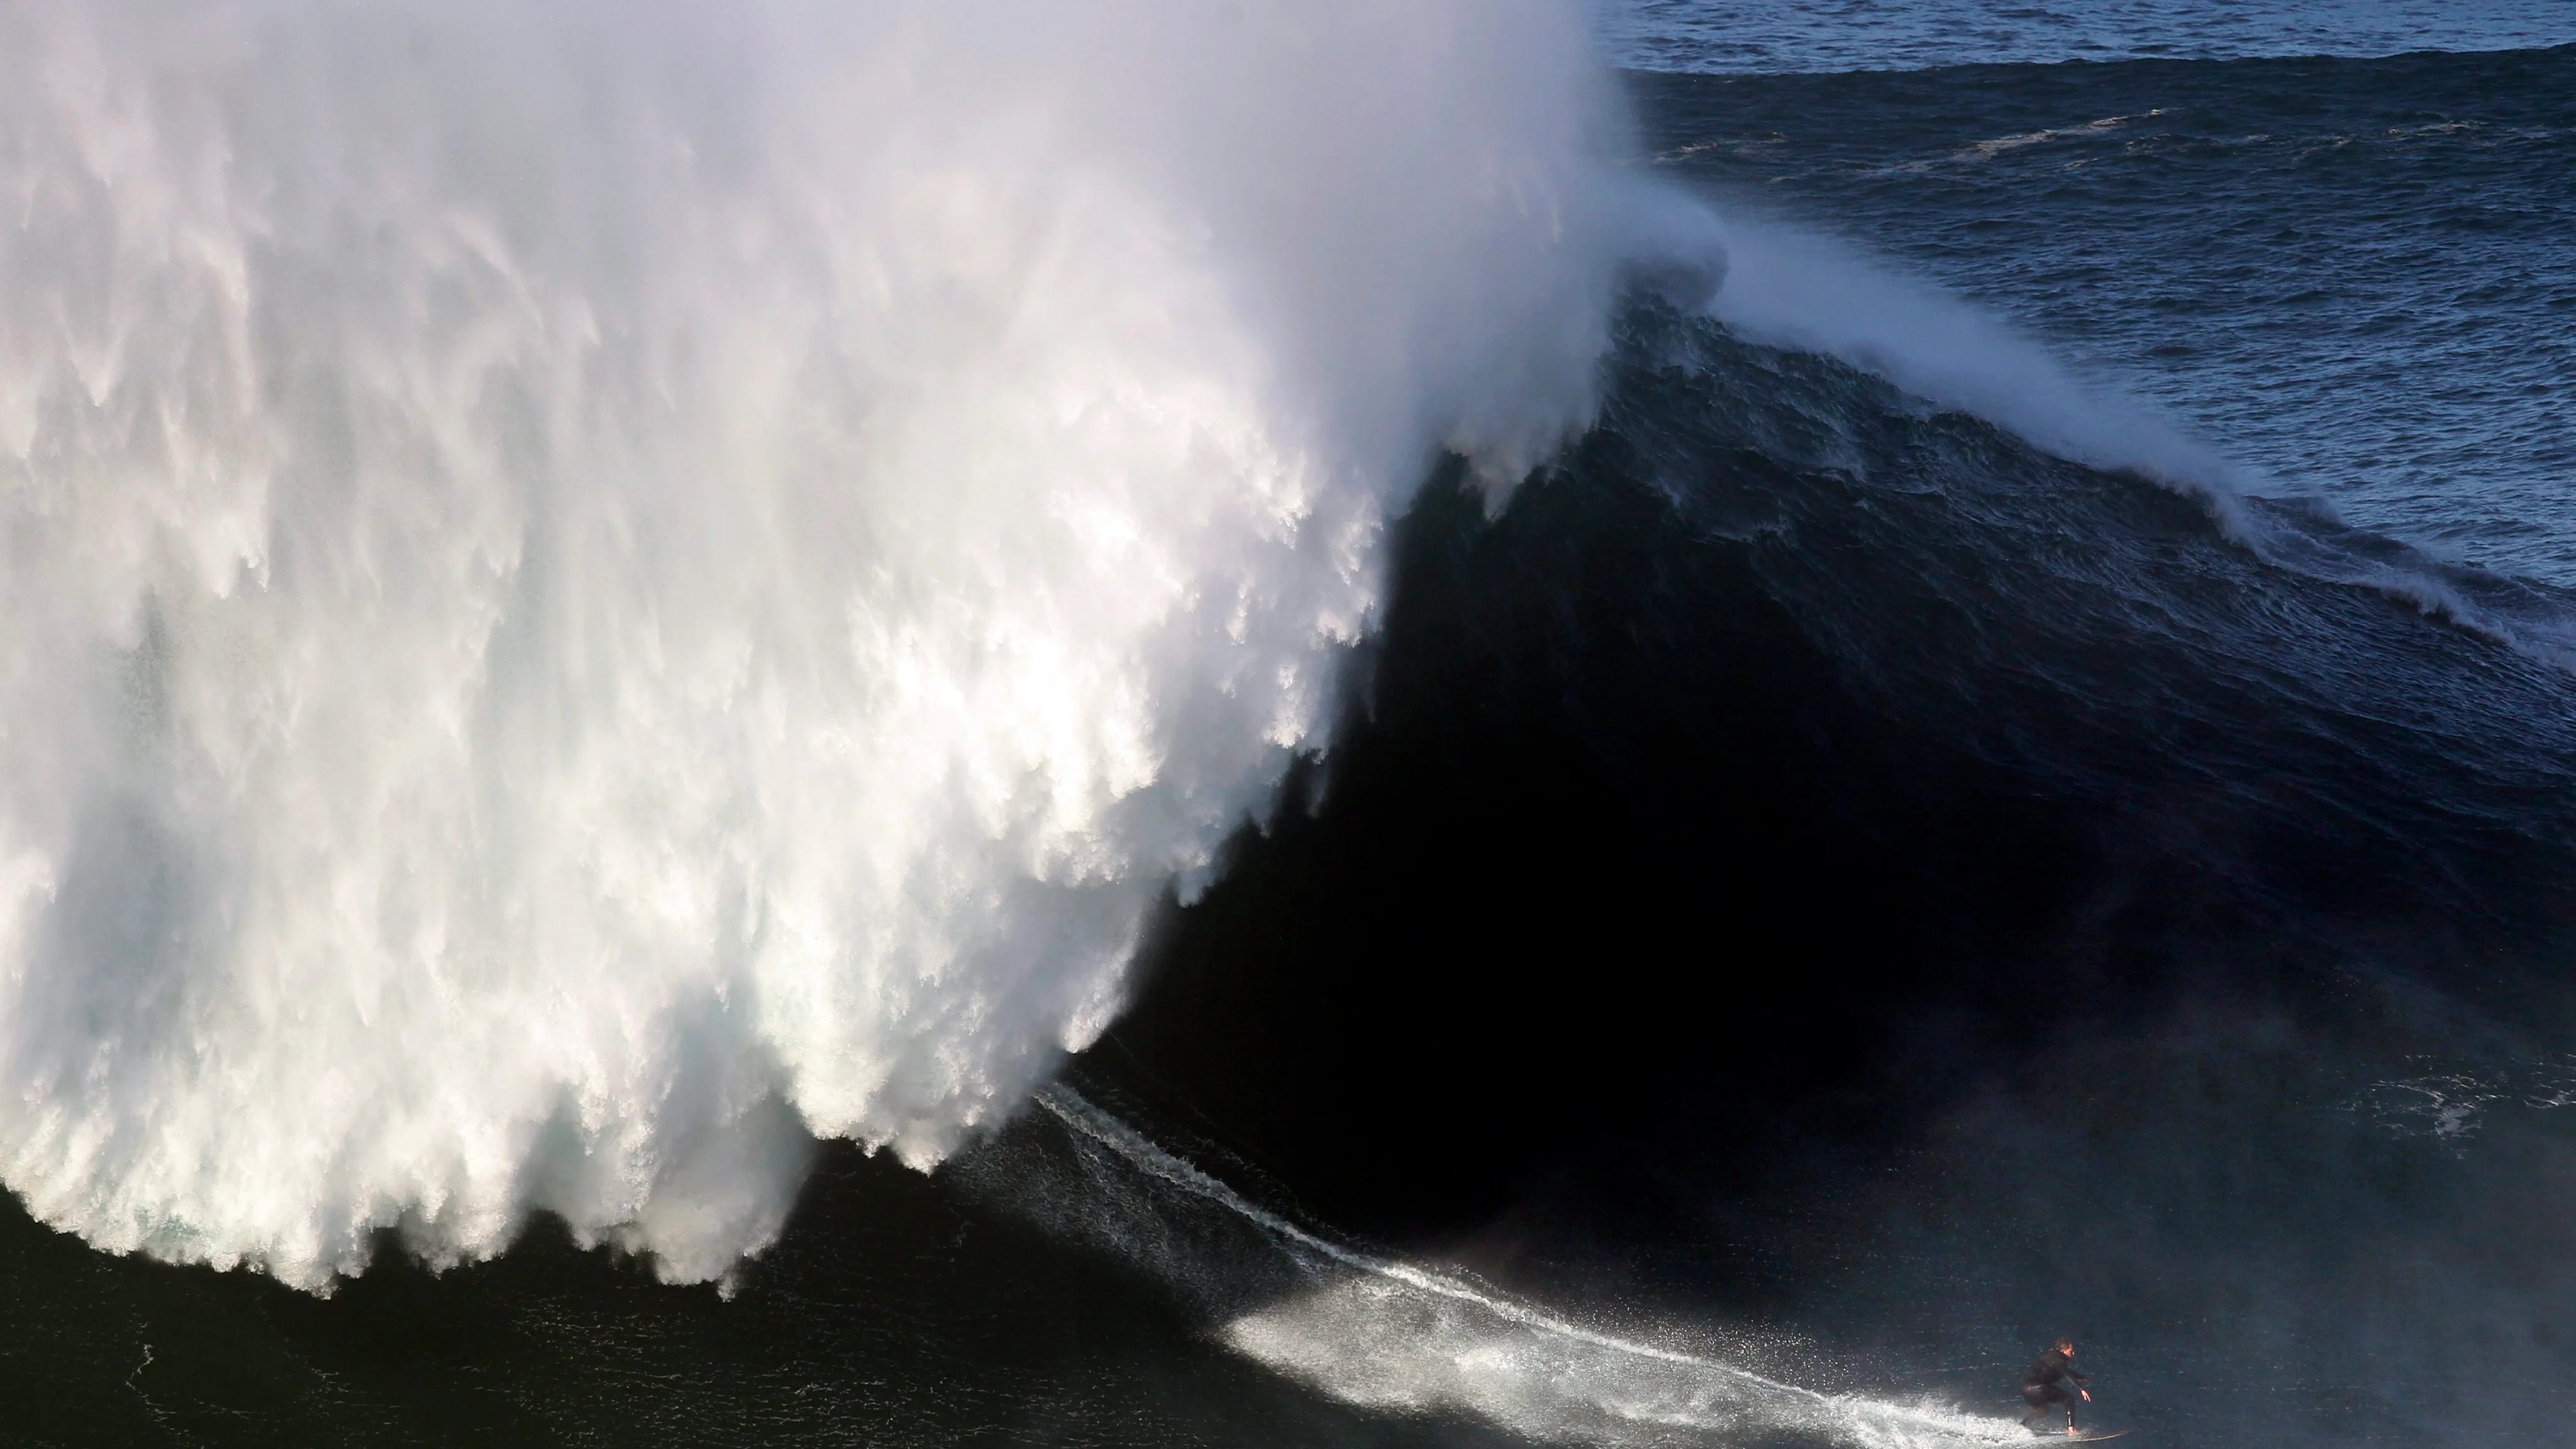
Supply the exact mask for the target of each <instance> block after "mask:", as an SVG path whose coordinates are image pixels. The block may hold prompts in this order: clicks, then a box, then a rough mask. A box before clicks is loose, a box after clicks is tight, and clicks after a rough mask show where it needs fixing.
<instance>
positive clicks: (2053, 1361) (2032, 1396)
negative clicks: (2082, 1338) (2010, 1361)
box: [2021, 1348, 2093, 1429]
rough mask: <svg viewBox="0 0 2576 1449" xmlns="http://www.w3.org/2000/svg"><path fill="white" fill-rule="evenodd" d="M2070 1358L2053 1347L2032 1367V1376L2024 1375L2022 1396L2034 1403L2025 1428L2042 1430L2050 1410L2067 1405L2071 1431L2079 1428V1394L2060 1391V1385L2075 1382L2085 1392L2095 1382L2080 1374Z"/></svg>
mask: <svg viewBox="0 0 2576 1449" xmlns="http://www.w3.org/2000/svg"><path fill="white" fill-rule="evenodd" d="M2069 1357H2070V1356H2069V1355H2068V1354H2067V1353H2066V1352H2065V1351H2064V1350H2062V1349H2054V1348H2052V1349H2050V1350H2049V1351H2048V1352H2046V1353H2043V1354H2041V1355H2040V1356H2039V1362H2037V1363H2035V1364H2032V1365H2031V1366H2030V1372H2029V1373H2026V1374H2023V1375H2022V1376H2021V1396H2022V1397H2023V1398H2024V1399H2026V1400H2028V1401H2029V1403H2030V1412H2029V1413H2027V1414H2025V1415H2023V1416H2022V1423H2023V1424H2024V1425H2025V1426H2027V1427H2031V1428H2036V1427H2038V1425H2039V1421H2040V1420H2041V1419H2042V1418H2044V1417H2046V1416H2047V1414H2048V1411H2049V1410H2050V1409H2053V1408H2055V1407H2056V1406H2058V1405H2059V1404H2064V1405H2065V1406H2066V1425H2067V1427H2068V1428H2070V1429H2071V1428H2073V1427H2075V1395H2073V1394H2070V1393H2068V1392H2067V1391H2066V1390H2064V1389H2062V1388H2059V1387H2058V1385H2059V1383H2061V1382H2067V1381H2071V1382H2073V1383H2074V1385H2075V1387H2077V1388H2078V1389H2081V1388H2083V1387H2084V1386H2085V1385H2086V1384H2089V1383H2091V1382H2093V1381H2092V1380H2091V1379H2089V1378H2087V1377H2085V1376H2084V1375H2082V1374H2079V1373H2077V1372H2076V1371H2075V1365H2074V1364H2073V1363H2071V1362H2069Z"/></svg>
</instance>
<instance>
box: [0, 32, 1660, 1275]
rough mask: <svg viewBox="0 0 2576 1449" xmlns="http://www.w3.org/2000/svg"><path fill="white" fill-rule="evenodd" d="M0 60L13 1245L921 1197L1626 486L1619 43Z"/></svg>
mask: <svg viewBox="0 0 2576 1449" xmlns="http://www.w3.org/2000/svg"><path fill="white" fill-rule="evenodd" d="M1080 11H1081V13H1080V14H1078V15H1076V14H1074V13H1072V12H1070V11H1068V10H1067V9H1066V8H1065V7H1057V6H1051V5H1046V4H1042V3H1034V0H1028V3H1023V0H966V3H948V4H929V3H919V4H901V3H898V4H887V5H879V6H872V7H865V8H856V7H832V6H824V5H811V6H807V5H799V4H794V3H775V4H756V5H751V6H723V7H719V6H712V5H692V4H676V3H662V4H653V5H646V6H640V7H637V6H611V5H605V4H574V5H567V6H546V7H538V6H525V7H522V6H511V5H499V4H472V5H467V6H463V7H458V6H452V5H442V6H429V5H421V4H401V3H397V4H390V5H381V6H369V7H363V8H361V9H358V10H350V9H347V8H345V7H335V6H329V5H324V4H320V3H311V0H234V3H217V4H207V5H185V6H182V5H175V4H163V3H157V0H114V3H105V4H95V5H79V6H75V5H71V4H56V3H50V0H9V3H8V4H7V5H6V7H5V8H0V204H5V206H6V207H7V208H8V210H9V212H10V220H11V222H12V223H13V224H12V225H10V226H6V227H0V278H5V284H0V1084H4V1085H5V1091H0V1177H5V1180H6V1182H7V1184H8V1186H9V1187H10V1189H12V1190H13V1191H14V1192H16V1193H18V1194H19V1195H20V1196H21V1197H22V1198H24V1200H25V1201H26V1202H27V1204H28V1205H29V1207H30V1208H31V1209H32V1210H33V1211H34V1212H35V1213H36V1214H37V1215H38V1216H39V1217H41V1218H43V1219H44V1220H45V1221H47V1222H50V1223H52V1224H55V1225H57V1226H59V1227H62V1228H66V1229H69V1230H72V1231H75V1232H77V1233H79V1234H81V1235H82V1236H83V1237H85V1238H87V1239H88V1240H90V1241H91V1242H93V1243H95V1244H98V1245H100V1246H102V1247H106V1248H110V1249H117V1250H138V1249H139V1250H143V1251H147V1252H151V1253H154V1254H157V1255H161V1256H166V1257H171V1258H177V1259H186V1260H202V1261H206V1262H211V1263H215V1264H218V1265H237V1264H253V1265H257V1266H260V1267H263V1268H265V1269H266V1270H267V1271H270V1272H273V1273H275V1274H276V1275H278V1276H279V1277H281V1278H283V1279H285V1280H287V1281H289V1282H293V1283H296V1284H299V1285H303V1286H307V1287H323V1286H327V1284H328V1282H329V1281H330V1279H331V1277H332V1275H334V1274H336V1273H344V1272H348V1271H352V1270H354V1269H355V1268H357V1267H359V1266H360V1265H361V1264H362V1263H363V1262H364V1260H365V1257H366V1254H367V1252H368V1244H369V1241H370V1238H371V1235H372V1234H373V1232H374V1231H375V1230H377V1229H380V1228H384V1227H388V1226H398V1227H400V1228H402V1229H403V1230H404V1232H405V1233H406V1236H407V1238H408V1239H409V1241H410V1242H411V1243H412V1244H413V1245H414V1246H415V1247H416V1248H417V1249H418V1250H419V1251H421V1252H422V1253H423V1254H424V1255H425V1256H427V1257H429V1258H430V1259H431V1260H432V1261H453V1260H457V1259H461V1258H466V1257H472V1256H479V1255H485V1254H489V1253H491V1252H494V1251H497V1250H498V1249H499V1248H500V1247H502V1246H503V1245H505V1244H506V1242H507V1241H508V1240H509V1238H510V1237H511V1236H512V1235H513V1234H514V1233H515V1231H516V1230H517V1226H518V1224H519V1223H520V1222H521V1221H522V1220H523V1219H524V1216H525V1214H526V1213H527V1212H528V1211H530V1210H531V1209H540V1208H542V1209H547V1210H551V1211H554V1212H557V1213H560V1214H562V1215H563V1216H564V1217H565V1218H566V1219H567V1220H568V1221H569V1222H570V1223H571V1224H572V1226H573V1228H574V1231H575V1232H576V1234H577V1235H578V1236H580V1237H582V1238H583V1239H584V1240H597V1239H600V1238H603V1237H611V1238H615V1239H617V1240H619V1241H622V1242H624V1243H626V1244H627V1245H628V1246H630V1247H634V1248H637V1249H641V1250H645V1251H649V1252H650V1253H652V1254H654V1255H655V1260H656V1262H657V1264H658V1266H659V1268H660V1270H661V1271H662V1272H663V1273H664V1274H665V1275H666V1276H668V1277H672V1278H675V1279H696V1278H706V1277H712V1276H717V1275H720V1274H721V1273H723V1272H724V1271H725V1269H726V1268H727V1267H728V1266H729V1265H730V1264H732V1263H733V1262H734V1261H736V1260H737V1259H738V1258H739V1256H740V1255H742V1254H744V1253H746V1252H750V1251H756V1250H757V1249H758V1248H759V1247H760V1246H762V1245H763V1244H764V1243H765V1242H767V1241H769V1240H770V1239H771V1238H772V1237H773V1236H774V1234H775V1233H776V1231H777V1229H778V1227H779V1224H780V1222H781V1220H782V1218H783V1216H784V1213H785V1211H786V1208H787V1206H788V1203H789V1201H790V1198H791V1196H792V1193H793V1190H794V1188H795V1186H796V1184H797V1182H798V1181H799V1180H800V1176H801V1173H802V1170H803V1163H804V1160H805V1154H806V1150H807V1144H808V1142H809V1136H808V1134H809V1133H820V1134H826V1135H839V1136H847V1137H851V1138H855V1139H857V1140H859V1141H862V1142H865V1143H868V1144H871V1145H884V1146H888V1147H891V1148H892V1149H893V1150H895V1151H896V1152H898V1153H900V1154H901V1155H902V1156H903V1157H904V1158H905V1159H906V1160H907V1161H911V1162H914V1163H917V1164H927V1163H929V1162H932V1161H935V1160H937V1159H938V1158H940V1157H941V1156H942V1155H943V1154H944V1153H946V1152H948V1151H949V1150H951V1149H952V1148H953V1147H954V1146H955V1145H956V1144H957V1143H958V1142H959V1141H960V1140H961V1139H962V1138H963V1137H964V1135H965V1134H968V1133H970V1132H971V1131H973V1130H974V1129H976V1128H977V1127H978V1126H980V1125H982V1124H986V1123H989V1122H991V1121H993V1120H994V1119H995V1118H996V1117H997V1116H999V1115H1001V1114H1004V1113H1007V1112H1008V1111H1010V1110H1011V1109H1012V1108H1013V1107H1014V1106H1015V1105H1016V1104H1018V1103H1019V1102H1020V1101H1021V1100H1022V1098H1023V1097H1024V1095H1025V1094H1026V1092H1027V1091H1028V1090H1029V1089H1030V1088H1031V1086H1032V1085H1033V1084H1034V1083H1035V1082H1036V1081H1037V1080H1038V1078H1039V1077H1040V1076H1041V1074H1043V1073H1044V1072H1045V1071H1046V1070H1047V1069H1048V1068H1049V1066H1050V1065H1051V1064H1052V1063H1053V1062H1054V1061H1055V1059H1056V1057H1057V1055H1058V1054H1059V1053H1061V1052H1063V1051H1065V1050H1068V1049H1073V1048H1078V1047H1079V1046H1081V1045H1082V1044H1083V1043H1084V1042H1085V1041H1087V1040H1088V1039H1089V1038H1090V1037H1091V1036H1092V1035H1093V1034H1094V1033H1096V1032H1097V1031H1098V1030H1099V1029H1100V1027H1101V1026H1102V1025H1103V1024H1104V1022H1105V1021H1106V1019H1107V1018H1108V1017H1109V1015H1110V1014H1111V1013H1113V1012H1114V1011H1115V1009H1116V1007H1117V1004H1118V1002H1119V999H1120V991H1121V987H1122V973H1123V971H1124V968H1125V964H1126V961H1127V958H1128V956H1129V953H1130V951H1131V948H1132V946H1133V944H1134V940H1135V936H1136V932H1137V929H1138V925H1139V922H1140V920H1141V919H1142V917H1143V915H1144V913H1145V911H1146V910H1147V909H1148V908H1149V907H1150V905H1151V904H1152V903H1153V902H1154V901H1155V900H1156V899H1157V898H1158V897H1159V896H1160V894H1161V893H1162V892H1163V891H1164V890H1166V889H1167V888H1169V887H1170V885H1171V884H1172V883H1173V882H1174V881H1175V880H1176V879H1177V880H1178V881H1179V882H1181V885H1182V888H1183V889H1184V891H1187V890H1189V889H1191V888H1193V885H1194V883H1195V882H1196V881H1198V880H1200V879H1203V878H1204V874H1205V872H1206V871H1207V869H1208V868H1209V864H1210V859H1211V852H1212V851H1213V850H1214V848H1215V847H1216V846H1217V844H1218V843H1219V842H1220V840H1221V839H1222V838H1223V836H1224V835H1225V834H1226V833H1227V832H1228V831H1229V830H1231V829H1232V828H1233V827H1234V826H1235V825H1236V824H1237V823H1238V822H1240V821H1241V820H1242V819H1243V818H1244V817H1245V816H1246V814H1247V813H1257V812H1258V811H1260V810H1261V809H1263V808H1265V805H1266V802H1267V800H1268V799H1269V797H1270V794H1271V792H1272V791H1273V789H1274V788H1275V784H1276V781H1277V780H1278V778H1279V775H1280V773H1281V771H1282V770H1283V769H1284V768H1285V766H1286V764H1287V762H1288V760H1289V759H1290V758H1291V756H1292V755H1293V754H1294V753H1295V752H1297V751H1301V750H1312V749H1316V748H1319V747H1321V745H1322V744H1323V743H1324V731H1325V727H1326V725H1327V723H1328V721H1329V720H1330V718H1331V714H1332V708H1333V700H1332V681H1333V679H1334V677H1335V673H1336V669H1337V661H1338V659H1339V651H1340V650H1341V648H1342V646H1344V645H1346V644H1348V643H1349V642H1350V641H1352V640H1353V639H1355V638H1357V637H1358V636H1359V635H1360V634H1361V633H1362V632H1363V631H1364V630H1366V629H1367V628H1368V627H1369V624H1370V621H1371V618H1372V611H1373V610H1374V609H1375V608H1376V606H1377V602H1378V597H1379V589H1380V583H1381V579H1380V575H1381V572H1382V560H1381V542H1380V540H1381V534H1382V530H1383V524H1384V521H1385V519H1386V518H1387V516H1388V515H1389V513H1390V511H1391V510H1394V509H1396V508H1398V507H1400V506H1401V504H1402V503H1403V501H1404V499H1405V498H1406V496H1407V495H1408V493H1409V491H1410V490H1411V489H1412V487H1413V486H1414V485H1415V484H1416V483H1417V482H1418V481H1419V480H1420V478H1421V477H1422V476H1423V474H1424V472H1425V470H1426V467H1427V465H1428V464H1429V463H1430V461H1431V460H1432V458H1433V457H1434V455H1435V454H1436V452H1437V450H1439V449H1440V448H1442V447H1450V448H1456V449H1460V450H1463V451H1465V452H1467V453H1468V454H1470V456H1471V457H1473V458H1474V459H1476V460H1477V461H1478V463H1479V465H1480V466H1481V467H1482V468H1483V470H1484V471H1485V472H1486V474H1487V475H1488V476H1490V477H1492V478H1493V479H1496V480H1498V481H1507V480H1509V479H1511V478H1513V477H1515V476H1517V475H1518V473H1519V472H1520V471H1521V470H1523V469H1525V468H1526V466H1527V465H1528V464H1529V463H1530V462H1531V461H1532V460H1534V459H1535V458H1537V457H1539V456H1540V455H1542V454H1543V452H1544V451H1545V450H1546V449H1548V448H1550V447H1551V446H1553V444H1554V443H1555V442H1556V441H1557V440H1558V439H1559V438H1561V437H1562V436H1563V435H1564V434H1565V433H1566V432H1567V431H1568V430H1569V429H1570V428H1572V427H1575V426H1577V425H1579V424H1580V422H1581V421H1582V420H1583V418H1584V417H1585V416H1586V413H1587V409H1588V408H1589V406H1590V403H1591V386H1592V374H1593V366H1594V361H1595V359H1596V357H1597V356H1598V354H1599V352H1600V349H1601V347H1602V345H1603V336H1604V328H1605V323H1604V316H1605V311H1606V307H1607V303H1608V297H1609V293H1610V290H1611V287H1612V284H1613V276H1612V265H1611V264H1612V258H1611V256H1610V247H1609V245H1608V240H1607V238H1606V237H1605V236H1604V235H1602V234H1601V230H1600V229H1601V227H1602V226H1603V225H1604V223H1603V222H1602V220H1601V218H1604V217H1607V216H1610V215H1612V214H1613V213H1614V212H1615V210H1616V208H1615V207H1613V206H1610V205H1607V204H1605V202H1604V199H1603V197H1602V196H1601V195H1600V194H1599V193H1600V192H1601V191H1602V188H1604V187H1605V186H1606V185H1608V184H1610V183H1609V182H1608V181H1607V180H1606V179H1605V177H1606V176H1607V174H1608V173H1607V172H1606V171H1605V169H1604V168H1603V166H1602V160H1603V157H1604V156H1605V154H1607V153H1608V152H1610V151H1612V150H1615V148H1616V147H1617V146H1618V145H1619V144H1620V124H1621V123H1620V118H1619V114H1618V107H1617V105H1616V103H1615V101H1614V98H1613V97H1612V96H1611V94H1610V93H1609V91H1608V89H1607V83H1606V81H1605V80H1604V78H1603V77H1602V76H1601V75H1600V73H1599V72H1598V70H1597V68H1596V66H1595V64H1594V62H1593V61H1592V60H1591V58H1590V52H1589V49H1588V47H1587V45H1586V44H1585V42H1584V38H1583V34H1582V22H1581V17H1580V15H1579V14H1577V13H1575V12H1574V10H1573V7H1571V6H1568V5H1560V4H1557V3H1553V0H1431V3H1423V4H1415V5H1408V6H1404V7H1384V6H1376V5H1371V4H1367V3H1363V0H1320V3H1319V0H1299V3H1296V4H1263V3H1244V4H1234V5H1189V4H1161V3H1147V0H1113V3H1107V4H1101V5H1091V6H1084V7H1081V8H1080Z"/></svg>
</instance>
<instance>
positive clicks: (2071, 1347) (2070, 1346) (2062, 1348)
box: [2057, 1338, 2075, 1358]
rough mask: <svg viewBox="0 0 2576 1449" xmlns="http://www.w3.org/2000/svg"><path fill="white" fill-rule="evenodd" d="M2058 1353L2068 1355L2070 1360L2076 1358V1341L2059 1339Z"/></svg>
mask: <svg viewBox="0 0 2576 1449" xmlns="http://www.w3.org/2000/svg"><path fill="white" fill-rule="evenodd" d="M2057 1351H2058V1352H2059V1353H2062V1354H2064V1355H2066V1356H2067V1357H2068V1358H2073V1357H2075V1340H2074V1339H2071V1338H2061V1339H2059V1340H2058V1341H2057Z"/></svg>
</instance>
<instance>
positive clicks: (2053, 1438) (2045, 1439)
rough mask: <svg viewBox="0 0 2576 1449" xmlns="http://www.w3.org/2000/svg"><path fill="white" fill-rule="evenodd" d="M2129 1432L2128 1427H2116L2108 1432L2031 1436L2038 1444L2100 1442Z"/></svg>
mask: <svg viewBox="0 0 2576 1449" xmlns="http://www.w3.org/2000/svg"><path fill="white" fill-rule="evenodd" d="M2128 1432H2129V1431H2128V1430H2126V1429H2114V1430H2112V1431H2111V1432H2110V1433H2108V1434H2033V1435H2031V1436H2030V1437H2031V1441H2032V1442H2033V1443H2038V1444H2099V1443H2101V1442H2102V1441H2103V1440H2105V1439H2117V1438H2119V1437H2120V1436H2121V1435H2123V1434H2126V1433H2128Z"/></svg>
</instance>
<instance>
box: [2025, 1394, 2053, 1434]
mask: <svg viewBox="0 0 2576 1449" xmlns="http://www.w3.org/2000/svg"><path fill="white" fill-rule="evenodd" d="M2055 1393H2056V1390H2054V1389H2051V1388H2049V1387H2048V1386H2046V1385H2045V1384H2024V1385H2022V1387H2021V1396H2022V1401H2023V1402H2025V1403H2027V1404H2029V1405H2030V1412H2029V1413H2027V1414H2024V1415H2022V1416H2021V1426H2022V1427H2023V1428H2025V1429H2028V1430H2029V1431H2031V1432H2032V1433H2034V1434H2036V1433H2038V1432H2039V1431H2040V1430H2039V1421H2040V1420H2042V1419H2045V1418H2047V1417H2048V1403H2049V1399H2050V1398H2051V1397H2052V1396H2053V1395H2054V1394H2055Z"/></svg>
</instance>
